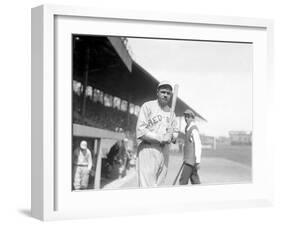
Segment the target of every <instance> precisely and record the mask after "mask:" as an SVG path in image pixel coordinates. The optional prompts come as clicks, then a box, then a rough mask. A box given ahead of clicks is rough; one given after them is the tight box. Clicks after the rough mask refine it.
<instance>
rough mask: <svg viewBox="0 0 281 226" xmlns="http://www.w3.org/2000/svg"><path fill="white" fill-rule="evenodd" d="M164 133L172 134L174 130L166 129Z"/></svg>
mask: <svg viewBox="0 0 281 226" xmlns="http://www.w3.org/2000/svg"><path fill="white" fill-rule="evenodd" d="M166 132H167V133H173V132H174V128H172V127H168V128H167V129H166Z"/></svg>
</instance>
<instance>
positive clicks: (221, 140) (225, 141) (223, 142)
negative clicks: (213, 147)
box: [216, 136, 230, 145]
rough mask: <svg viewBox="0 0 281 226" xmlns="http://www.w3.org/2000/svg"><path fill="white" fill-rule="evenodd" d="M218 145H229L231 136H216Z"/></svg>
mask: <svg viewBox="0 0 281 226" xmlns="http://www.w3.org/2000/svg"><path fill="white" fill-rule="evenodd" d="M216 142H217V145H229V144H230V138H229V137H225V136H219V137H217V138H216Z"/></svg>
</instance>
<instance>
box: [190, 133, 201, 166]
mask: <svg viewBox="0 0 281 226" xmlns="http://www.w3.org/2000/svg"><path fill="white" fill-rule="evenodd" d="M192 136H193V141H194V148H195V158H196V163H200V161H201V152H202V145H201V140H200V135H199V132H198V130H197V129H194V130H193V131H192Z"/></svg>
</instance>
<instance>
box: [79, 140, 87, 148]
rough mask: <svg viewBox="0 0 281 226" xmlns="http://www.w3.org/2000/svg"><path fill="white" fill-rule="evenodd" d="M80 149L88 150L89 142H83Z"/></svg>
mask: <svg viewBox="0 0 281 226" xmlns="http://www.w3.org/2000/svg"><path fill="white" fill-rule="evenodd" d="M80 148H82V149H86V148H87V141H84V140H82V141H81V143H80Z"/></svg>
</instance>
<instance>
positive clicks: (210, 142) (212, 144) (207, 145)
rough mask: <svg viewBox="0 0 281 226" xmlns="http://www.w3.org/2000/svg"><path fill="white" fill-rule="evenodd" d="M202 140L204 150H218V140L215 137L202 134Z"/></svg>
mask: <svg viewBox="0 0 281 226" xmlns="http://www.w3.org/2000/svg"><path fill="white" fill-rule="evenodd" d="M200 140H201V143H202V148H204V149H216V138H215V137H213V136H206V135H203V134H200Z"/></svg>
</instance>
